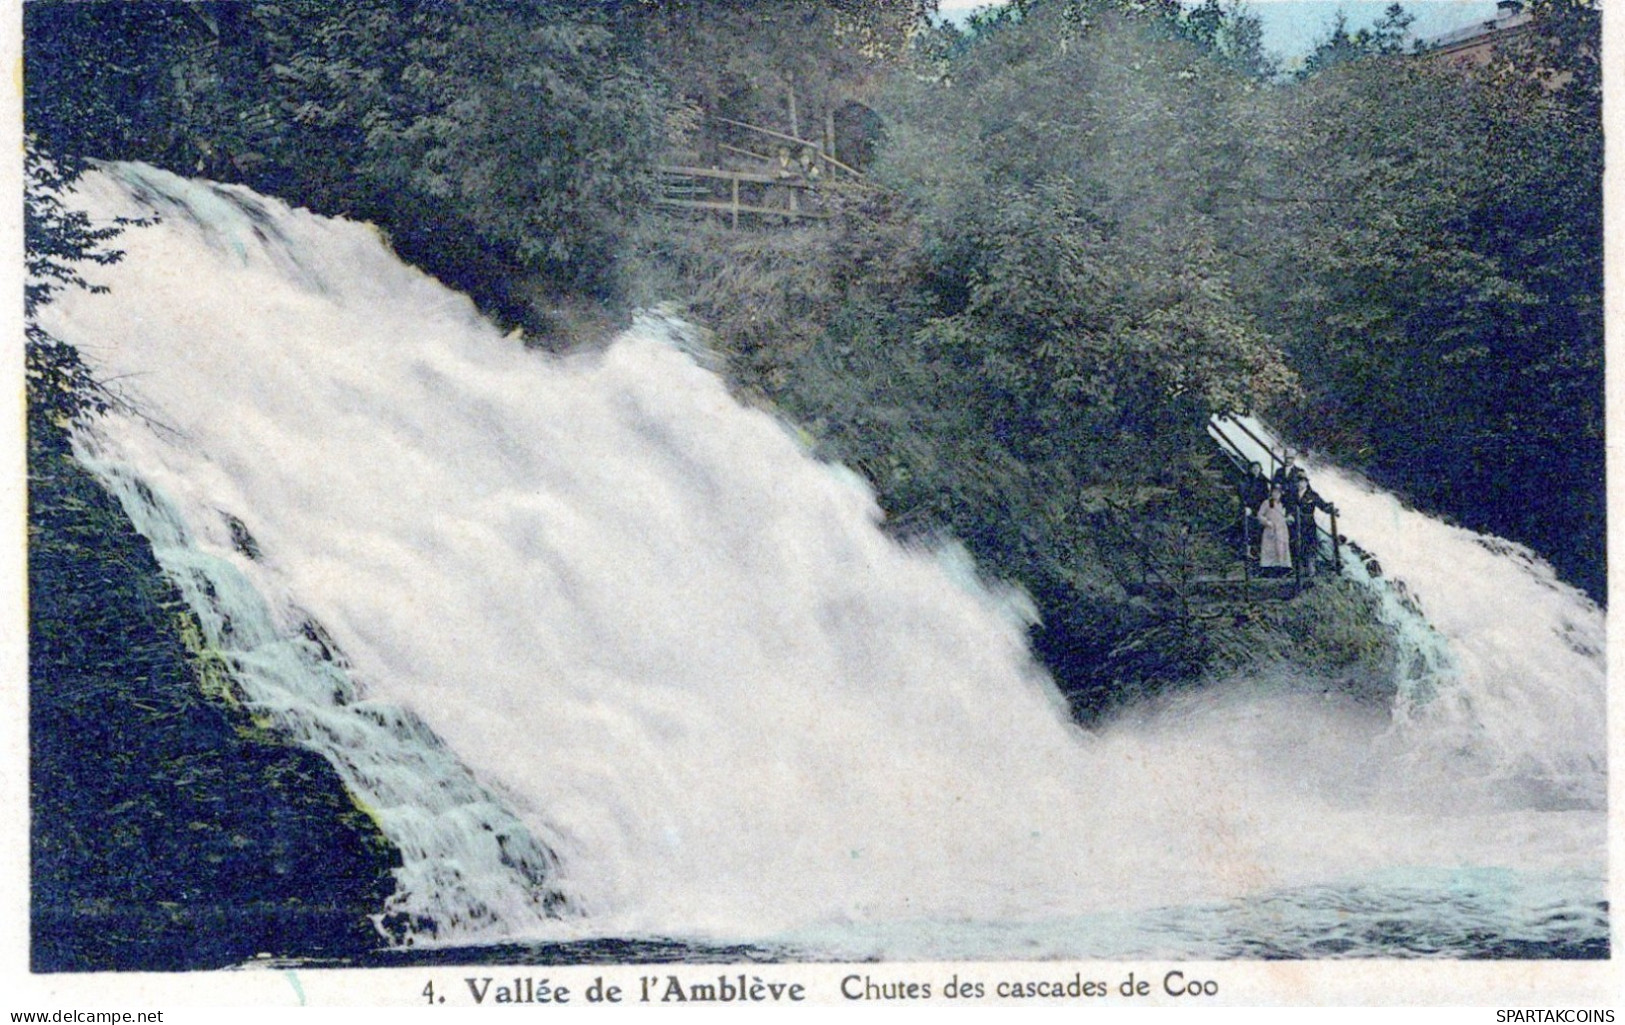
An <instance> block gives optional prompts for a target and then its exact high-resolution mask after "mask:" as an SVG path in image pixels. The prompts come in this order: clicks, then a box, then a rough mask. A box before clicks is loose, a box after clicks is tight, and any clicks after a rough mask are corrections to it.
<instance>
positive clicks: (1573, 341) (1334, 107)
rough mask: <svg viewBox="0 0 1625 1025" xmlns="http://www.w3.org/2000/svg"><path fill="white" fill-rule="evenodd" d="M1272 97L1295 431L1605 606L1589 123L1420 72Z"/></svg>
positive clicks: (1498, 86) (1523, 95) (1543, 95)
mask: <svg viewBox="0 0 1625 1025" xmlns="http://www.w3.org/2000/svg"><path fill="white" fill-rule="evenodd" d="M1283 100H1284V101H1285V102H1284V105H1283V108H1282V110H1283V116H1284V120H1283V122H1282V124H1281V134H1280V136H1279V137H1278V138H1279V144H1280V146H1281V155H1280V156H1281V165H1280V166H1281V169H1282V175H1283V177H1284V179H1285V181H1286V182H1287V185H1286V187H1285V188H1284V189H1283V192H1284V194H1285V195H1286V196H1289V197H1290V200H1289V201H1288V202H1287V203H1286V204H1284V205H1285V206H1287V207H1288V208H1289V211H1290V212H1288V213H1286V214H1285V217H1286V219H1287V220H1288V221H1290V227H1289V228H1288V229H1287V230H1286V231H1285V232H1284V233H1282V234H1281V235H1280V236H1278V239H1279V240H1280V241H1281V242H1282V244H1281V245H1280V247H1279V248H1278V256H1277V258H1276V260H1275V261H1274V270H1273V272H1272V273H1270V274H1267V275H1265V276H1264V277H1263V279H1262V280H1265V281H1268V282H1272V285H1271V287H1270V288H1268V289H1267V290H1266V291H1265V292H1264V293H1262V295H1263V296H1264V297H1265V301H1264V304H1263V305H1262V306H1260V307H1258V308H1259V309H1260V310H1261V311H1262V315H1263V316H1264V317H1265V320H1266V322H1267V323H1268V324H1269V325H1270V327H1271V328H1272V329H1273V330H1274V331H1275V333H1276V334H1277V335H1278V336H1280V337H1282V338H1284V339H1286V340H1287V348H1288V351H1289V354H1290V355H1291V357H1292V360H1293V363H1294V365H1295V366H1296V367H1297V368H1298V370H1299V371H1300V373H1301V374H1302V376H1303V379H1304V380H1305V382H1306V384H1307V385H1308V387H1309V394H1310V397H1311V402H1310V404H1309V406H1308V407H1307V409H1306V410H1305V411H1304V412H1302V413H1300V414H1299V423H1300V424H1305V425H1307V424H1309V423H1312V424H1313V426H1312V427H1308V428H1307V429H1309V430H1312V431H1313V432H1314V434H1313V435H1311V436H1321V437H1326V438H1329V439H1340V443H1339V444H1338V445H1337V447H1338V448H1339V449H1340V451H1341V454H1343V455H1344V456H1345V457H1347V458H1351V459H1353V460H1354V461H1356V462H1357V463H1358V464H1359V465H1361V466H1362V467H1363V468H1364V469H1366V470H1367V471H1368V472H1371V473H1372V474H1373V475H1374V476H1375V477H1376V478H1377V479H1378V480H1380V481H1382V482H1384V483H1386V484H1388V485H1389V486H1393V487H1398V488H1399V489H1401V490H1402V491H1404V492H1406V493H1407V494H1408V495H1409V496H1410V497H1411V498H1412V499H1413V500H1415V501H1417V502H1418V503H1420V504H1422V505H1423V506H1424V507H1426V508H1429V509H1435V510H1440V511H1445V512H1448V513H1450V514H1451V515H1453V516H1455V517H1457V518H1458V519H1460V520H1461V521H1463V522H1464V523H1466V524H1467V525H1468V526H1470V527H1473V528H1475V529H1480V530H1489V531H1492V532H1494V533H1498V534H1501V535H1503V536H1508V537H1512V538H1514V539H1517V540H1521V541H1524V542H1526V543H1528V544H1530V545H1532V546H1533V547H1535V548H1536V549H1537V550H1538V551H1540V552H1541V553H1542V554H1544V555H1546V556H1547V557H1548V558H1550V559H1551V560H1552V561H1553V562H1554V563H1555V564H1556V565H1557V566H1558V567H1559V569H1560V570H1562V571H1563V572H1564V573H1565V574H1566V575H1568V576H1569V577H1570V578H1571V579H1574V580H1575V581H1577V582H1579V583H1580V584H1582V585H1583V586H1585V587H1586V588H1587V589H1588V590H1590V591H1591V592H1592V593H1593V594H1596V595H1599V596H1600V595H1601V594H1602V588H1603V581H1604V579H1605V578H1604V573H1603V559H1602V550H1603V546H1602V537H1603V521H1604V508H1603V491H1602V488H1601V481H1602V462H1603V395H1602V246H1601V239H1602V234H1601V232H1602V220H1601V217H1602V205H1601V199H1602V190H1601V182H1602V173H1601V172H1602V149H1601V143H1602V136H1601V124H1600V120H1594V119H1588V118H1587V117H1585V116H1582V115H1579V114H1577V112H1576V110H1575V109H1574V107H1573V106H1571V105H1570V103H1569V102H1568V101H1567V98H1566V97H1565V95H1564V93H1563V91H1562V90H1561V89H1557V90H1554V89H1550V88H1547V87H1545V86H1543V85H1542V84H1541V83H1540V81H1539V80H1535V79H1528V78H1526V79H1524V80H1523V82H1522V84H1521V85H1518V86H1516V87H1509V85H1508V83H1507V76H1506V75H1505V74H1503V73H1501V72H1498V71H1496V70H1494V69H1491V70H1490V71H1488V72H1485V73H1481V74H1477V75H1473V74H1468V73H1465V72H1463V71H1461V70H1459V69H1454V68H1445V67H1439V66H1436V65H1431V64H1428V63H1426V62H1422V61H1414V60H1407V61H1357V62H1351V63H1347V64H1344V65H1342V66H1339V67H1336V68H1329V69H1327V70H1325V71H1324V72H1322V73H1321V74H1319V75H1317V76H1315V77H1314V78H1312V79H1310V80H1307V81H1305V82H1303V83H1301V84H1299V85H1297V86H1295V87H1294V88H1293V90H1291V91H1290V93H1288V94H1285V95H1284V96H1283ZM1553 467H1561V470H1560V472H1558V473H1556V474H1554V473H1553Z"/></svg>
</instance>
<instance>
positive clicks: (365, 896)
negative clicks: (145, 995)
mask: <svg viewBox="0 0 1625 1025" xmlns="http://www.w3.org/2000/svg"><path fill="white" fill-rule="evenodd" d="M33 434H34V436H33V437H32V438H31V439H30V452H29V506H30V507H29V521H28V523H29V564H28V571H29V592H30V594H29V598H30V603H31V606H32V607H31V617H30V619H31V624H30V633H29V677H30V685H29V744H30V753H31V769H30V805H31V808H30V813H31V830H30V832H31V841H32V842H31V850H32V872H33V905H32V958H31V961H32V966H33V969H34V970H35V971H41V972H54V971H106V970H120V969H122V970H148V971H152V970H157V971H176V970H195V969H207V968H216V967H222V966H226V965H231V964H235V963H239V962H241V961H244V960H247V959H249V958H252V957H253V956H254V955H255V954H257V953H260V952H263V951H274V952H276V953H278V954H279V955H284V956H286V955H293V956H305V957H311V958H327V957H345V956H347V955H350V954H353V953H356V952H358V951H361V950H364V949H367V948H370V947H374V946H377V945H378V944H379V942H380V940H379V938H378V935H377V933H376V932H375V931H374V930H373V928H372V924H371V921H370V920H369V918H368V916H369V915H371V914H376V913H379V912H380V911H382V909H383V903H384V901H385V899H386V898H387V897H388V896H389V894H390V893H391V892H392V890H393V881H392V879H391V875H390V870H391V869H392V868H393V867H394V866H395V865H396V864H398V863H399V857H398V855H397V854H396V852H395V851H394V850H393V849H392V848H390V847H389V846H388V845H387V844H386V843H385V842H384V841H383V839H382V838H381V836H380V835H379V833H378V831H377V829H376V828H375V827H374V826H373V824H372V822H371V820H370V819H368V818H367V816H366V815H365V814H363V813H362V812H361V811H360V810H359V809H357V808H356V806H355V805H354V803H353V802H352V801H351V800H350V798H349V797H348V795H347V794H346V793H345V791H344V789H343V787H342V785H341V784H340V782H339V780H338V778H337V776H336V775H335V774H334V772H333V770H332V769H331V768H330V767H329V766H328V765H327V763H326V762H324V761H323V760H322V759H321V758H320V757H319V756H318V755H315V754H313V753H310V752H307V751H303V750H299V749H296V748H293V747H289V746H287V745H285V744H282V743H280V742H278V741H277V739H276V738H275V737H272V736H269V735H268V734H266V733H265V732H264V731H263V730H260V729H258V728H257V727H255V725H254V723H253V721H252V719H251V717H250V716H249V714H248V713H247V712H246V711H245V710H244V709H243V708H241V707H240V706H237V705H236V704H235V703H234V702H233V700H232V698H231V689H230V683H229V680H227V679H226V677H225V675H224V671H223V667H222V666H221V664H220V663H219V661H218V659H213V660H211V659H210V658H209V657H208V655H207V653H205V652H203V651H201V649H200V642H199V641H198V636H199V635H198V633H197V628H196V625H195V623H194V622H193V620H192V619H191V616H190V613H188V612H187V610H186V608H185V606H184V604H183V603H182V602H181V600H180V598H179V596H178V595H177V594H176V593H175V592H174V590H173V588H172V587H171V586H170V585H169V584H168V582H167V581H165V580H164V579H163V577H162V576H161V575H160V572H159V569H158V565H157V563H156V562H155V561H154V560H153V557H152V552H151V550H150V548H149V546H148V544H147V542H146V541H145V540H144V539H142V538H141V537H140V536H139V535H137V534H136V533H135V531H134V529H133V528H132V527H131V526H130V524H129V522H128V521H127V520H126V519H125V517H124V515H123V513H122V511H121V510H120V509H119V508H118V505H117V503H116V502H115V501H114V500H113V499H112V498H111V497H110V496H108V495H107V494H106V493H105V492H104V491H103V490H102V489H101V488H100V486H99V485H98V484H97V483H96V482H95V481H94V479H92V478H91V477H90V476H89V475H88V474H87V473H86V472H85V471H84V470H83V469H82V468H80V467H79V466H78V464H77V463H75V462H74V461H73V459H72V457H71V456H70V455H69V453H68V451H67V446H66V440H65V438H63V436H62V435H61V433H60V432H58V431H56V430H55V429H53V428H50V427H43V428H39V429H36V430H35V431H34V432H33Z"/></svg>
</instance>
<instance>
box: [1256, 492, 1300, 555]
mask: <svg viewBox="0 0 1625 1025" xmlns="http://www.w3.org/2000/svg"><path fill="white" fill-rule="evenodd" d="M1258 522H1259V523H1261V524H1263V528H1264V529H1263V536H1262V537H1261V538H1260V542H1259V547H1258V565H1259V566H1260V567H1262V568H1263V569H1265V570H1277V571H1285V570H1289V569H1291V568H1292V536H1291V534H1290V533H1289V532H1288V530H1287V526H1286V506H1285V505H1284V504H1282V502H1281V488H1280V486H1279V485H1276V486H1272V487H1271V488H1270V497H1269V498H1267V499H1265V500H1264V504H1263V505H1261V506H1259V507H1258Z"/></svg>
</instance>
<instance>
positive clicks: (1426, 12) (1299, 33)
mask: <svg viewBox="0 0 1625 1025" xmlns="http://www.w3.org/2000/svg"><path fill="white" fill-rule="evenodd" d="M1392 2H1393V0H1250V2H1249V3H1248V7H1249V8H1250V9H1251V10H1252V11H1253V13H1255V14H1257V15H1258V17H1259V20H1260V21H1261V22H1262V23H1263V28H1264V45H1265V47H1266V48H1268V49H1270V50H1272V51H1274V52H1275V53H1276V54H1278V55H1280V56H1282V57H1285V58H1288V59H1291V58H1293V57H1301V56H1303V55H1304V54H1306V53H1308V52H1309V51H1310V50H1311V49H1313V48H1314V45H1315V43H1316V41H1318V40H1319V39H1320V38H1321V37H1323V36H1324V35H1325V34H1326V31H1327V28H1328V26H1329V25H1330V24H1331V22H1332V18H1333V17H1334V16H1335V15H1336V14H1337V12H1338V11H1339V10H1342V11H1343V12H1344V13H1346V14H1347V15H1348V23H1349V28H1350V30H1354V29H1359V28H1364V27H1365V26H1367V25H1370V24H1371V23H1372V22H1374V21H1376V20H1377V19H1378V18H1380V17H1382V12H1383V11H1384V10H1386V9H1387V7H1388V5H1389V4H1390V3H1392ZM1400 2H1401V3H1402V4H1403V5H1404V7H1405V10H1406V12H1408V13H1410V14H1413V15H1415V16H1416V21H1415V22H1414V23H1413V24H1412V25H1411V33H1412V34H1413V35H1416V36H1419V37H1421V38H1424V39H1426V38H1429V37H1432V36H1437V35H1441V34H1443V33H1445V32H1449V31H1452V30H1454V29H1458V28H1464V27H1465V26H1468V25H1471V24H1473V23H1474V22H1478V21H1486V20H1488V19H1490V18H1493V17H1495V0H1400ZM988 6H996V5H995V4H989V3H988V2H987V0H940V8H941V11H942V13H943V14H944V15H946V16H948V17H950V18H956V19H957V18H963V17H964V16H965V15H967V14H969V13H970V12H971V11H973V10H975V9H976V8H978V7H988Z"/></svg>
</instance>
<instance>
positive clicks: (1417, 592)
mask: <svg viewBox="0 0 1625 1025" xmlns="http://www.w3.org/2000/svg"><path fill="white" fill-rule="evenodd" d="M1309 466H1310V468H1311V470H1312V475H1313V477H1314V480H1315V486H1316V487H1317V488H1318V489H1319V490H1320V491H1321V492H1322V493H1324V494H1325V495H1326V496H1327V497H1328V498H1330V499H1331V500H1332V501H1333V503H1334V504H1336V505H1337V506H1338V507H1339V508H1340V510H1341V512H1342V523H1343V524H1344V525H1345V532H1346V533H1347V534H1348V535H1349V537H1350V538H1351V539H1352V540H1353V541H1355V542H1356V543H1357V544H1359V545H1360V546H1361V547H1363V548H1365V549H1366V550H1368V551H1371V552H1377V553H1380V559H1381V568H1382V573H1383V575H1384V576H1385V577H1387V578H1390V579H1393V580H1397V581H1402V582H1403V587H1404V590H1405V593H1406V596H1407V598H1408V602H1407V604H1410V605H1412V606H1413V607H1414V611H1415V612H1416V613H1420V615H1421V616H1422V617H1425V623H1423V622H1420V621H1419V620H1418V619H1417V617H1416V616H1415V615H1405V614H1404V613H1399V614H1396V615H1395V616H1394V617H1393V622H1394V624H1395V625H1396V627H1398V628H1399V629H1401V630H1403V631H1407V632H1410V633H1425V634H1427V636H1419V637H1416V638H1415V639H1414V640H1411V639H1410V638H1404V637H1402V641H1405V640H1411V644H1412V646H1413V647H1414V648H1416V649H1418V650H1428V649H1431V648H1435V647H1436V645H1437V639H1438V638H1439V637H1443V638H1445V639H1446V640H1447V641H1448V643H1449V652H1448V656H1447V657H1443V658H1441V657H1437V656H1435V657H1431V658H1428V659H1426V660H1424V661H1425V663H1426V667H1425V669H1424V670H1423V671H1422V672H1420V673H1412V674H1411V675H1410V676H1409V677H1408V678H1406V679H1404V680H1402V681H1401V683H1402V686H1401V689H1400V695H1399V701H1398V702H1397V704H1396V707H1395V709H1394V712H1395V719H1396V727H1397V732H1398V733H1399V734H1400V735H1401V736H1402V737H1403V749H1404V751H1405V752H1406V754H1407V756H1408V757H1410V758H1412V759H1418V758H1428V759H1435V760H1438V759H1444V760H1452V761H1456V762H1458V763H1459V764H1458V765H1457V766H1455V768H1454V769H1452V770H1450V771H1449V772H1448V773H1447V775H1449V776H1460V777H1461V778H1462V779H1463V780H1471V781H1473V783H1474V785H1475V786H1477V787H1480V788H1484V789H1486V790H1494V791H1498V792H1500V793H1501V794H1502V795H1503V797H1506V798H1508V799H1511V800H1512V801H1514V802H1518V801H1543V800H1544V801H1552V802H1558V803H1567V802H1573V803H1577V804H1579V805H1582V806H1593V807H1600V806H1601V805H1602V803H1603V801H1604V798H1605V794H1604V789H1605V788H1604V782H1605V779H1606V776H1605V766H1606V761H1607V746H1608V743H1607V710H1606V705H1605V698H1606V696H1607V679H1606V667H1605V664H1604V657H1603V655H1604V647H1605V644H1606V640H1607V638H1606V630H1605V624H1604V622H1603V615H1602V612H1601V610H1600V609H1598V608H1597V606H1596V605H1595V604H1594V603H1593V602H1592V601H1591V600H1590V599H1589V598H1587V597H1586V596H1585V595H1584V594H1582V593H1581V592H1580V591H1578V590H1577V589H1575V588H1573V587H1571V586H1569V585H1567V584H1564V583H1563V582H1561V581H1560V580H1558V579H1557V577H1556V575H1555V574H1554V573H1553V572H1552V569H1551V567H1550V566H1548V565H1547V564H1546V563H1544V562H1542V561H1540V560H1539V559H1537V558H1536V557H1535V556H1534V555H1533V554H1532V553H1531V552H1529V551H1528V550H1527V549H1525V548H1523V547H1521V546H1519V545H1516V544H1513V543H1511V542H1508V541H1504V540H1501V539H1499V538H1492V537H1485V536H1483V535H1480V534H1474V533H1473V532H1471V531H1468V530H1464V529H1462V528H1460V527H1454V526H1451V525H1449V524H1446V523H1442V522H1440V521H1438V520H1435V519H1432V518H1430V517H1427V516H1424V515H1422V514H1420V513H1418V512H1416V511H1415V510H1413V509H1409V508H1407V507H1405V506H1404V505H1403V504H1402V503H1401V502H1399V500H1398V499H1396V498H1395V497H1394V496H1392V495H1390V494H1387V493H1386V492H1383V491H1381V490H1380V489H1378V488H1375V487H1372V486H1370V485H1368V484H1364V483H1362V482H1360V481H1358V480H1356V479H1355V478H1353V477H1351V476H1350V475H1348V474H1346V473H1344V472H1342V471H1340V470H1338V469H1337V468H1335V467H1331V466H1324V465H1318V464H1315V463H1313V462H1311V463H1310V464H1309ZM1357 569H1359V570H1362V571H1363V566H1360V567H1357ZM1396 611H1397V610H1396Z"/></svg>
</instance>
